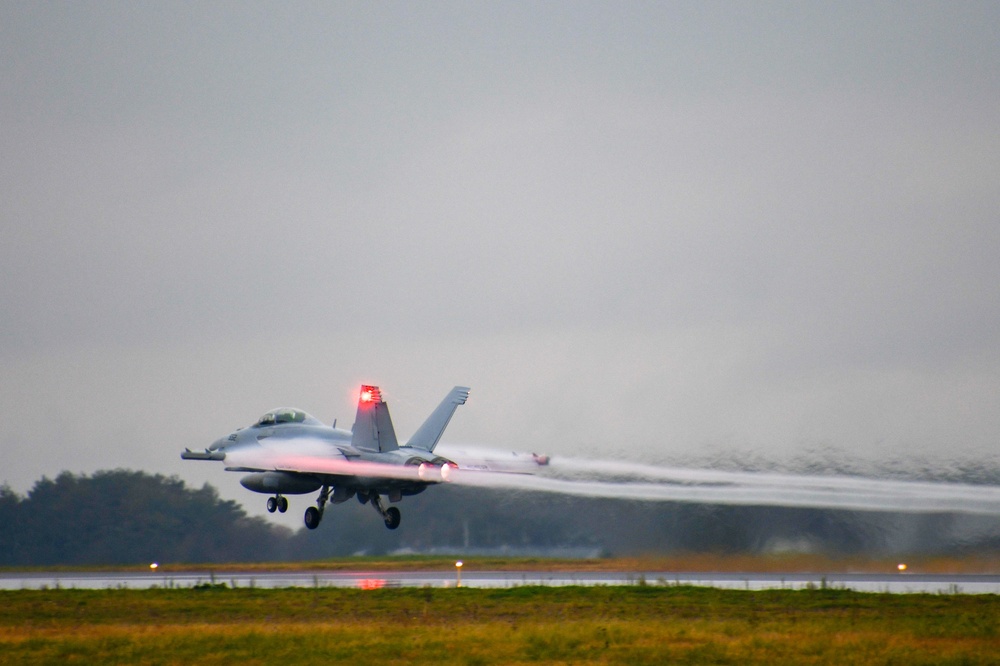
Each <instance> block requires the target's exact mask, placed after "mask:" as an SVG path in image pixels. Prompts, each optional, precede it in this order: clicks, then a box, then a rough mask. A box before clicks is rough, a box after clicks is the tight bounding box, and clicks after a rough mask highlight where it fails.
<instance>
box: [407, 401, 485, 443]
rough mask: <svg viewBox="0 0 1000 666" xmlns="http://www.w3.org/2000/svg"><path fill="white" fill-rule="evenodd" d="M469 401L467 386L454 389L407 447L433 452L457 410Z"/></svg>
mask: <svg viewBox="0 0 1000 666" xmlns="http://www.w3.org/2000/svg"><path fill="white" fill-rule="evenodd" d="M468 399H469V389H468V388H466V387H465V386H456V387H455V388H453V389H452V390H451V392H450V393H448V395H447V396H445V398H444V400H442V401H441V404H440V405H438V406H437V409H435V410H434V411H433V412H431V415H430V416H428V417H427V420H426V421H424V424H423V425H422V426H420V428H418V429H417V431H416V432H415V433H413V437H411V438H410V441H409V442H407V443H406V445H407V446H412V447H414V448H417V449H425V450H427V451H433V450H434V447H435V446H437V443H438V440H440V439H441V435H442V434H443V433H444V429H445V428H447V427H448V423H449V422H450V421H451V417H452V415H453V414H454V413H455V410H456V409H458V406H459V405H464V404H465V401H466V400H468Z"/></svg>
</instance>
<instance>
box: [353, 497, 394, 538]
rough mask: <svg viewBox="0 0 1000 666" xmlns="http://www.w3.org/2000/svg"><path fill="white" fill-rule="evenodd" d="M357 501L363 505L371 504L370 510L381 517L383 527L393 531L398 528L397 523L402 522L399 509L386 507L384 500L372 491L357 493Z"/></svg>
mask: <svg viewBox="0 0 1000 666" xmlns="http://www.w3.org/2000/svg"><path fill="white" fill-rule="evenodd" d="M358 501H359V502H361V503H362V504H364V503H365V502H371V504H372V508H373V509H375V511H377V512H378V515H380V516H382V520H383V521H385V526H386V527H388V528H389V529H390V530H394V529H396V528H397V527H399V521H400V520H402V516H401V515H400V513H399V509H397V508H396V507H394V506H390V507H386V505H385V500H383V499H382V496H381V495H379V494H378V493H377V492H375V491H374V490H373V491H371V492H369V493H367V494H363V493H360V492H359V493H358Z"/></svg>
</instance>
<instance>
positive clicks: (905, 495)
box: [449, 458, 1000, 515]
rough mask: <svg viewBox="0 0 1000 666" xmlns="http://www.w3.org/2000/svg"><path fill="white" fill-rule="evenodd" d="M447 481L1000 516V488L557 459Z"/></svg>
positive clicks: (592, 493)
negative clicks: (525, 470) (530, 470)
mask: <svg viewBox="0 0 1000 666" xmlns="http://www.w3.org/2000/svg"><path fill="white" fill-rule="evenodd" d="M541 469H542V468H539V470H541ZM560 477H562V478H560ZM565 477H570V478H565ZM572 477H576V478H572ZM449 480H450V481H451V482H453V483H457V484H459V485H465V486H476V487H482V488H512V489H518V490H526V491H535V492H548V493H560V494H564V495H574V496H577V497H598V498H608V499H629V500H639V501H650V502H692V503H698V504H725V505H745V506H783V507H800V508H814V509H850V510H855V511H898V512H906V513H942V512H955V513H971V514H984V515H1000V487H998V486H979V485H969V484H961V483H934V482H925V481H895V480H879V479H870V478H862V477H852V476H810V475H802V474H778V473H756V472H726V471H719V470H710V469H691V468H682V467H661V466H652V465H639V464H636V463H623V462H618V461H598V460H595V461H589V460H578V459H564V458H559V459H556V460H553V461H552V463H551V465H550V467H549V469H548V470H545V471H543V472H541V473H538V474H505V473H495V472H481V471H466V470H459V471H458V472H457V473H455V474H453V475H452V476H451V477H450V479H449Z"/></svg>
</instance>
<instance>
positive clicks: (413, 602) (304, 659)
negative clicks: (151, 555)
mask: <svg viewBox="0 0 1000 666" xmlns="http://www.w3.org/2000/svg"><path fill="white" fill-rule="evenodd" d="M998 655H1000V596H998V595H960V594H958V595H929V594H912V595H891V594H865V593H858V592H852V591H849V590H834V589H813V590H799V591H792V590H769V591H759V592H746V591H733V590H719V589H712V588H695V587H685V586H667V585H633V586H627V587H592V588H580V587H517V588H506V589H465V588H463V589H454V588H451V589H447V588H397V589H379V590H359V589H342V588H339V589H338V588H315V589H279V590H264V589H246V588H240V589H229V588H226V587H224V586H217V587H216V586H204V587H202V588H198V589H184V590H177V589H153V590H19V591H11V592H0V660H2V661H3V663H5V664H42V663H61V664H75V663H81V664H83V663H86V664H92V663H130V664H231V663H240V664H272V663H274V664H277V663H289V664H292V663H294V664H324V665H328V664H331V663H341V662H345V661H346V662H348V663H407V664H536V663H565V664H654V663H655V664H661V663H715V664H802V663H809V664H835V663H836V664H844V663H851V664H889V663H899V664H903V663H905V664H949V663H954V664H996V663H998V659H1000V657H998Z"/></svg>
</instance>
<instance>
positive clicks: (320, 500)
mask: <svg viewBox="0 0 1000 666" xmlns="http://www.w3.org/2000/svg"><path fill="white" fill-rule="evenodd" d="M329 499H330V486H323V488H322V489H321V490H320V491H319V497H317V498H316V506H311V507H309V508H308V509H306V515H305V523H306V527H308V528H309V529H311V530H314V529H316V528H317V527H319V523H320V521H321V520H323V509H324V508H326V502H327V500H329Z"/></svg>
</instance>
